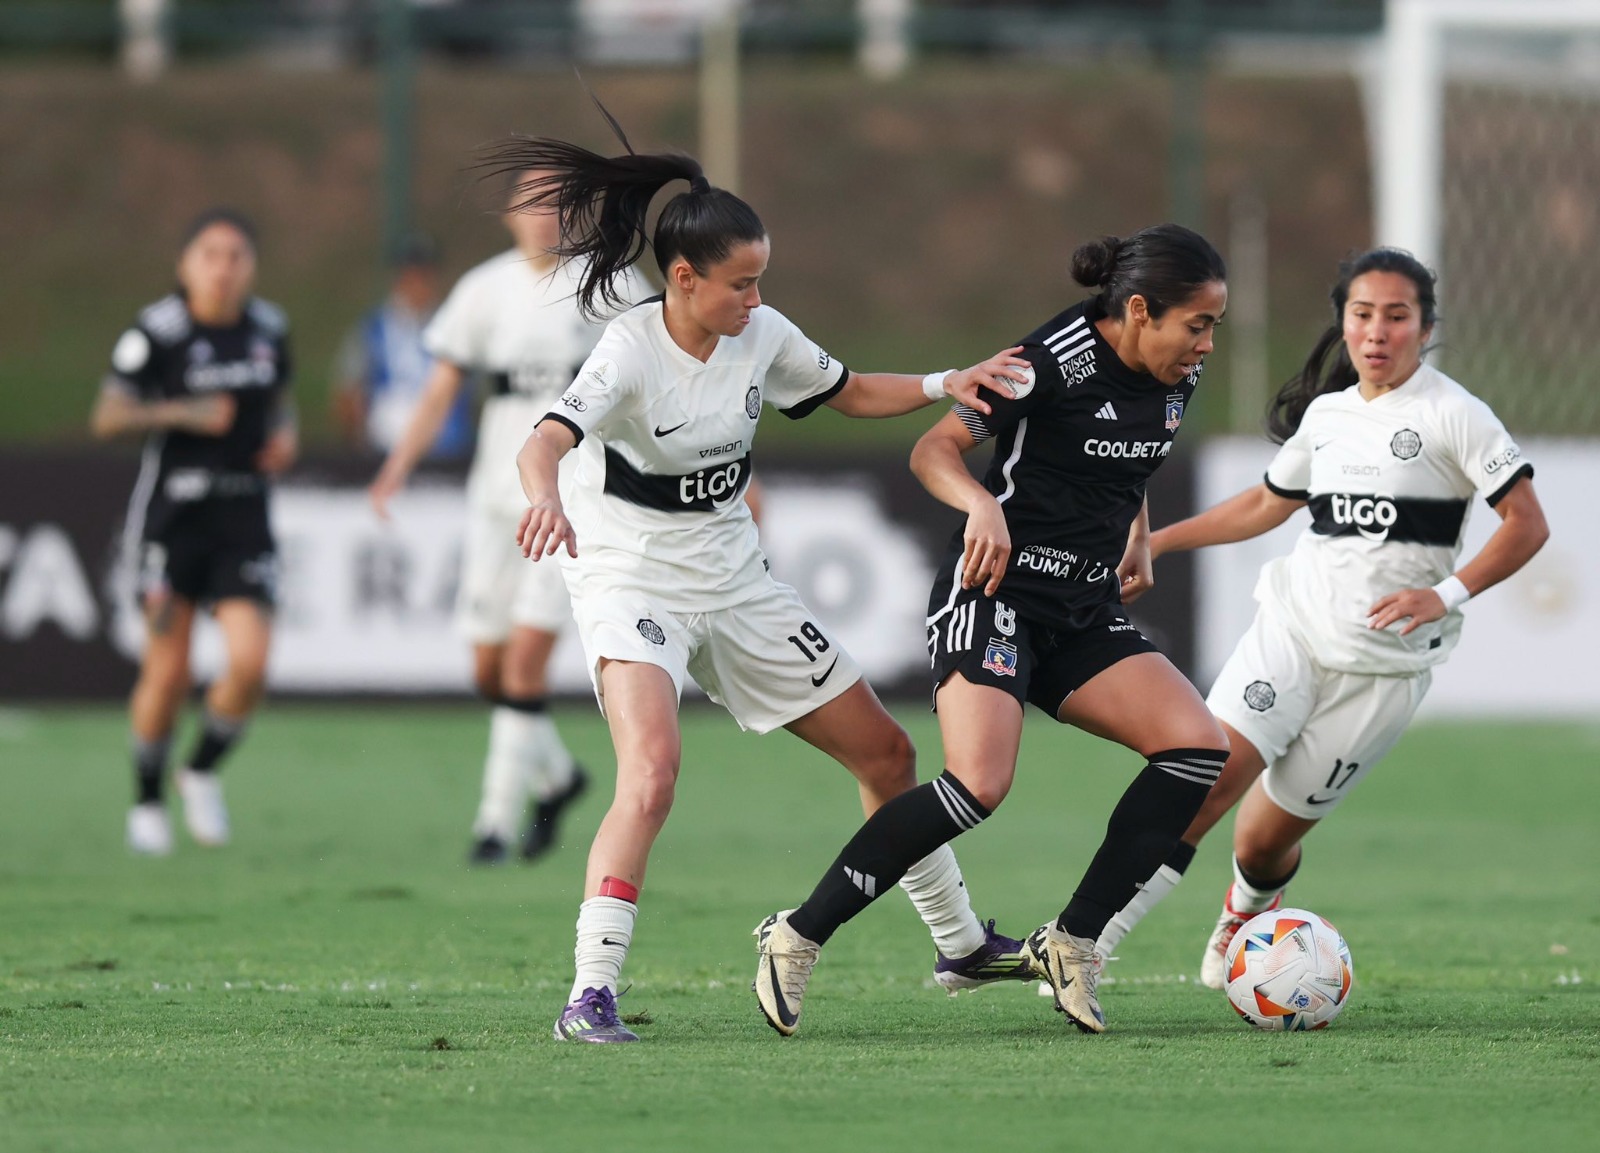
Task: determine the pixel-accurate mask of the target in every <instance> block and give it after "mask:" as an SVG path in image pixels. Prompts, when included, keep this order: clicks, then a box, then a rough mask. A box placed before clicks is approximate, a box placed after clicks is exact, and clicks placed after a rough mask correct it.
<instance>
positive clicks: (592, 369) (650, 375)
mask: <svg viewBox="0 0 1600 1153" xmlns="http://www.w3.org/2000/svg"><path fill="white" fill-rule="evenodd" d="M662 309H663V305H662V301H661V299H660V298H659V297H658V298H656V299H654V300H650V301H646V302H645V303H643V304H640V305H638V306H637V307H635V308H632V309H630V310H629V311H627V312H625V313H623V314H622V315H621V316H619V317H617V318H616V319H615V320H613V321H612V322H611V323H610V324H609V325H607V326H606V331H605V335H604V336H602V337H601V339H600V343H599V344H597V345H596V346H595V349H594V352H593V353H592V354H591V355H590V357H589V359H588V360H587V361H585V362H584V365H583V368H582V370H581V371H580V372H579V373H578V377H577V379H576V380H575V381H573V383H572V386H571V387H570V388H568V389H567V391H566V392H565V393H563V394H562V395H561V397H560V399H559V401H558V402H557V403H556V404H555V406H554V407H553V408H552V409H551V410H550V412H549V413H548V414H547V415H546V416H545V418H544V419H545V420H555V421H559V422H560V423H562V424H564V425H566V426H567V427H568V428H570V429H571V430H572V432H573V435H574V436H576V437H577V438H578V447H577V449H576V450H574V451H575V455H576V456H577V458H578V466H577V468H575V469H573V470H572V471H571V472H570V473H567V474H565V475H564V476H563V479H562V500H563V503H564V504H565V506H566V511H567V515H568V517H569V518H570V519H571V521H572V525H573V528H574V530H575V531H576V533H577V537H578V557H577V559H576V560H568V559H566V558H565V557H564V558H563V563H564V564H566V565H567V572H568V583H569V584H572V583H573V582H574V581H576V582H578V583H577V584H576V585H574V587H575V588H581V589H583V590H584V591H585V592H588V591H589V590H591V589H594V588H596V587H610V588H646V589H649V590H650V591H651V593H652V594H653V595H654V596H655V597H656V598H658V600H659V602H660V603H661V604H663V605H664V606H665V607H667V608H669V609H671V610H673V611H675V612H710V611H713V610H716V609H722V608H729V607H731V606H733V605H736V604H738V603H740V602H741V601H743V600H746V599H748V598H749V597H750V596H752V595H753V594H754V593H755V592H756V591H758V590H759V589H760V588H761V587H762V585H763V580H764V578H765V573H766V564H765V560H764V558H763V557H762V555H761V550H760V548H759V547H758V545H757V541H756V529H755V524H754V522H753V521H752V519H751V517H750V510H749V508H748V506H746V504H745V502H744V500H743V495H744V489H745V486H746V485H747V484H748V483H749V479H750V467H751V465H750V461H751V457H750V450H751V446H752V445H753V443H754V441H755V432H756V422H757V419H758V418H759V417H760V415H761V406H762V405H763V403H765V404H771V405H773V406H774V407H776V408H777V409H779V411H781V412H783V414H784V415H785V416H789V417H792V418H799V417H803V416H806V415H807V414H809V413H811V412H813V411H815V409H816V408H817V407H819V406H820V405H821V404H823V403H824V402H825V401H827V400H828V399H829V398H830V397H832V396H834V395H835V394H836V393H837V392H838V391H839V390H840V389H841V388H843V387H844V384H845V381H846V379H847V378H848V377H849V370H848V369H846V368H845V367H844V365H842V364H840V363H839V362H837V361H836V360H834V359H833V358H832V357H831V356H829V355H828V354H827V353H826V352H824V351H823V350H822V349H821V348H819V347H818V346H817V345H816V344H815V343H813V342H812V341H811V340H809V339H808V338H807V337H806V335H805V334H804V333H803V332H801V331H800V329H798V328H797V327H795V325H794V324H792V323H791V322H790V321H789V320H788V319H787V318H786V317H784V316H783V314H782V313H779V312H777V311H775V310H774V309H771V308H768V307H765V306H763V307H760V308H757V309H756V310H755V311H754V312H753V313H751V316H750V322H749V324H748V325H747V326H746V327H745V330H744V331H743V332H742V333H740V334H739V335H738V336H724V337H722V338H720V339H719V340H718V341H717V344H716V347H715V348H714V349H713V350H712V352H711V355H710V356H709V357H708V358H707V359H706V360H705V361H704V362H702V361H699V360H697V359H695V358H694V357H693V356H690V355H689V354H688V353H687V352H685V351H684V350H683V349H681V348H679V347H678V345H677V344H676V343H675V342H674V341H673V339H672V337H671V336H670V335H669V334H668V332H667V328H666V322H665V318H664V316H663V311H662Z"/></svg>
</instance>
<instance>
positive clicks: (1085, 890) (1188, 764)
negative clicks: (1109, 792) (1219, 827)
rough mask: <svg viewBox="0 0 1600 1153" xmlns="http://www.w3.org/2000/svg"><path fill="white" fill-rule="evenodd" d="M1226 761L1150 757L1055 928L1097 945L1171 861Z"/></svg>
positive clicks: (1182, 755)
mask: <svg viewBox="0 0 1600 1153" xmlns="http://www.w3.org/2000/svg"><path fill="white" fill-rule="evenodd" d="M1227 759H1228V754H1227V753H1226V752H1223V751H1221V750H1219V749H1168V750H1167V751H1166V752H1162V753H1156V754H1155V755H1154V756H1152V757H1151V758H1150V762H1149V763H1148V764H1147V765H1145V767H1144V768H1143V769H1141V770H1140V771H1139V775H1138V776H1137V777H1135V778H1134V779H1133V783H1132V784H1131V785H1129V786H1128V790H1127V792H1125V793H1123V794H1122V799H1121V800H1120V801H1118V802H1117V807H1116V808H1115V809H1113V810H1112V812H1111V820H1110V821H1109V822H1108V823H1107V825H1106V839H1105V840H1104V841H1102V842H1101V843H1100V850H1099V852H1097V853H1095V855H1094V860H1093V861H1091V862H1090V863H1089V869H1088V871H1087V872H1086V873H1084V875H1083V880H1081V881H1079V882H1078V888H1077V891H1076V892H1074V893H1073V894H1072V900H1071V901H1070V902H1069V903H1068V904H1067V907H1066V908H1065V909H1063V910H1062V911H1061V916H1060V918H1059V919H1058V920H1057V921H1056V927H1057V928H1059V929H1061V930H1063V931H1064V932H1067V933H1071V934H1072V935H1073V936H1074V937H1087V938H1089V940H1091V941H1093V940H1097V939H1098V938H1099V936H1100V934H1101V932H1102V931H1103V930H1104V929H1105V927H1106V922H1107V921H1109V920H1111V918H1112V917H1113V916H1115V915H1116V913H1117V910H1119V909H1121V908H1122V907H1123V906H1124V905H1126V904H1127V903H1128V902H1129V901H1131V900H1132V899H1133V895H1134V893H1136V892H1137V891H1138V888H1139V885H1140V883H1141V882H1143V881H1144V880H1145V878H1147V877H1149V876H1150V875H1151V874H1152V873H1154V872H1155V871H1156V869H1158V868H1159V867H1160V866H1161V864H1162V863H1163V862H1165V861H1168V860H1169V859H1170V858H1171V857H1172V855H1173V846H1174V845H1175V844H1178V843H1179V841H1178V838H1179V837H1181V836H1183V834H1184V831H1185V830H1186V829H1188V827H1189V823H1190V822H1191V821H1193V820H1194V818H1195V814H1196V813H1198V812H1199V811H1200V806H1201V805H1202V804H1203V803H1204V802H1205V799H1206V794H1207V793H1208V792H1209V791H1210V789H1211V786H1212V785H1214V784H1215V783H1216V781H1217V777H1218V775H1219V774H1221V772H1222V766H1223V763H1224V762H1226V761H1227ZM1189 856H1190V858H1192V857H1193V856H1194V850H1193V849H1192V848H1191V849H1189ZM1184 865H1185V867H1187V865H1188V861H1185V862H1184ZM1179 871H1180V872H1181V871H1182V870H1179Z"/></svg>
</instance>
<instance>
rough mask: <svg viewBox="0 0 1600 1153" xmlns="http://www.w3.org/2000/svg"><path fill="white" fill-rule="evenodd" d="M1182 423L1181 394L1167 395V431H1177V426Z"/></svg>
mask: <svg viewBox="0 0 1600 1153" xmlns="http://www.w3.org/2000/svg"><path fill="white" fill-rule="evenodd" d="M1182 423H1183V394H1182V393H1179V394H1177V395H1176V396H1169V397H1167V423H1166V429H1167V431H1168V432H1177V431H1178V426H1179V425H1180V424H1182Z"/></svg>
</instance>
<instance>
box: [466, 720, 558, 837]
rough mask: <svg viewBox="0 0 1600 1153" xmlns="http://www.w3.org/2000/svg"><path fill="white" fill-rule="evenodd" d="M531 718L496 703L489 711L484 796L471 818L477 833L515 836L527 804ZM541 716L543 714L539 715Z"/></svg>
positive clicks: (479, 835)
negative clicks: (529, 724) (473, 816)
mask: <svg viewBox="0 0 1600 1153" xmlns="http://www.w3.org/2000/svg"><path fill="white" fill-rule="evenodd" d="M530 719H533V718H530V716H529V715H528V714H526V713H519V712H518V711H517V710H516V709H508V708H506V707H505V706H504V705H496V706H495V707H494V709H493V710H491V712H490V713H489V753H488V755H487V756H486V757H484V760H483V796H482V799H481V800H480V801H479V802H478V816H477V818H476V819H475V820H474V821H473V822H472V833H473V835H474V836H476V837H498V838H499V839H500V840H501V841H504V842H505V843H506V844H510V843H512V842H513V841H515V840H516V839H517V834H518V832H519V830H520V829H521V826H522V816H523V812H524V810H526V809H527V807H528V793H529V780H528V775H529V774H528V768H527V766H528V745H529V726H528V724H527V722H528V721H529V720H530ZM538 719H543V718H538Z"/></svg>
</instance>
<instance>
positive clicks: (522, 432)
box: [422, 248, 649, 515]
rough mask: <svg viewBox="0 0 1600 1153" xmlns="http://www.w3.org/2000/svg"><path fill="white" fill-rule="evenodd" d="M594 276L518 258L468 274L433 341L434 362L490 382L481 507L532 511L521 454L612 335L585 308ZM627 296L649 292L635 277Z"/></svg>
mask: <svg viewBox="0 0 1600 1153" xmlns="http://www.w3.org/2000/svg"><path fill="white" fill-rule="evenodd" d="M585 267H586V265H585V263H584V262H583V261H581V260H567V261H562V262H561V263H559V264H557V265H556V266H555V267H554V268H553V269H551V270H549V271H540V270H539V269H537V268H535V267H534V266H533V265H532V264H530V263H529V262H528V258H527V257H526V256H524V255H523V254H522V253H521V252H520V251H518V250H517V249H515V248H513V249H511V250H509V251H507V252H502V253H500V254H499V255H498V256H493V257H490V258H489V259H488V260H486V261H484V262H483V263H482V264H480V265H478V266H477V267H475V268H472V269H470V270H469V271H467V272H466V273H465V274H463V275H462V277H461V279H460V280H458V281H457V282H456V286H455V287H454V288H453V289H451V290H450V295H449V296H448V297H446V298H445V302H444V303H443V304H442V305H440V306H439V311H438V312H436V313H435V314H434V316H433V319H432V320H431V321H430V322H429V324H428V327H427V329H426V330H425V331H424V332H423V338H422V339H423V345H424V347H426V348H427V350H428V352H429V354H431V355H432V356H435V357H437V358H439V359H441V360H445V361H448V362H449V363H451V364H454V365H456V366H457V367H459V368H462V369H465V370H467V371H469V372H476V373H480V374H482V375H484V376H486V377H487V378H488V383H489V390H490V391H489V395H488V396H487V397H486V398H485V399H484V402H483V411H482V414H481V415H480V416H479V418H478V444H477V449H476V451H475V453H474V454H473V458H472V472H471V475H470V476H469V477H468V479H467V496H468V499H469V500H471V501H472V503H473V504H475V505H478V506H479V507H484V508H490V509H494V510H497V511H501V512H506V513H509V514H511V515H516V514H518V513H520V512H521V511H522V510H523V509H524V508H526V507H527V503H528V502H527V501H526V500H524V499H523V496H522V485H521V483H520V481H519V480H518V478H517V451H518V450H519V449H521V448H522V442H523V441H525V440H527V439H528V433H529V432H531V431H532V430H533V426H534V424H535V423H536V422H537V421H538V419H539V418H540V417H541V416H543V415H544V414H545V413H546V412H548V411H549V409H550V405H551V404H552V403H554V401H555V398H556V397H558V396H560V395H561V392H562V390H563V389H565V388H566V387H567V385H569V384H571V383H572V378H573V377H574V376H576V375H577V371H578V366H579V365H581V364H582V363H583V359H584V357H586V356H588V355H589V351H590V350H591V349H592V348H594V346H595V342H596V341H598V340H599V339H600V334H601V332H603V331H604V328H605V321H604V320H603V319H602V320H591V319H590V318H588V317H586V316H584V315H583V313H582V312H580V311H579V309H578V299H577V294H578V288H579V286H580V284H581V283H582V280H583V272H584V269H585ZM619 287H620V295H621V297H622V299H623V300H625V301H627V302H628V303H630V304H631V303H632V302H634V301H636V300H641V299H643V298H644V296H645V295H646V294H647V293H648V291H649V290H648V288H646V287H645V285H644V282H643V281H642V280H638V279H636V278H635V277H634V276H633V274H632V273H629V274H627V276H626V277H625V278H624V279H623V280H622V281H620V282H619Z"/></svg>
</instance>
